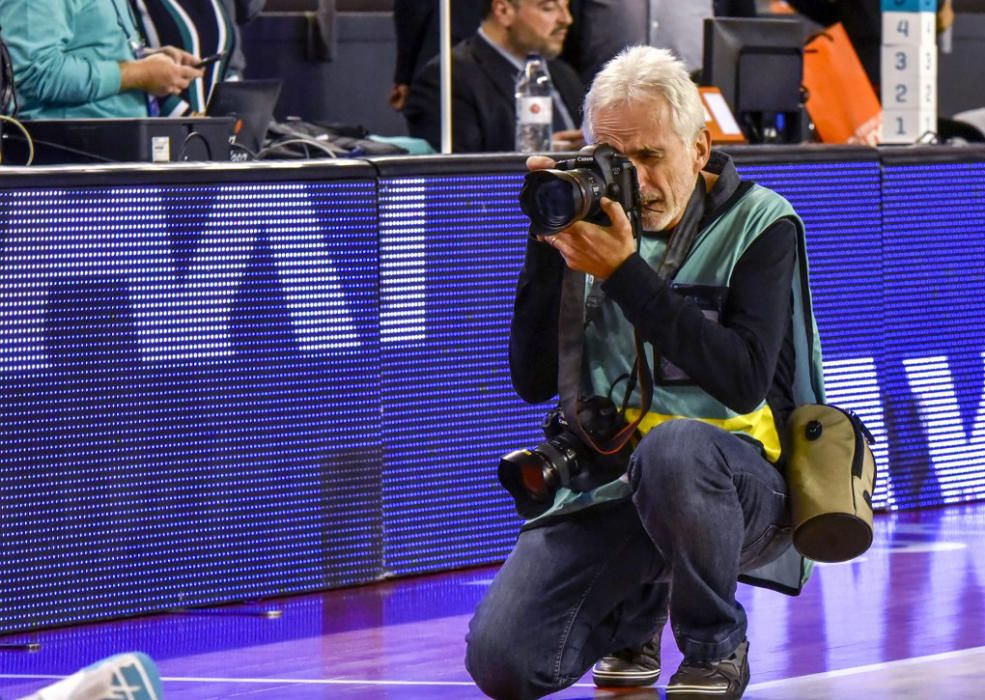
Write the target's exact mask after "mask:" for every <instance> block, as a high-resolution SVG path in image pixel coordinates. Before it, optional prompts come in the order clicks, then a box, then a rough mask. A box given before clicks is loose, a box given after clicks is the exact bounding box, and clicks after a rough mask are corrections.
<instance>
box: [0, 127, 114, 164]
mask: <svg viewBox="0 0 985 700" xmlns="http://www.w3.org/2000/svg"><path fill="white" fill-rule="evenodd" d="M3 138H4V139H12V140H15V141H20V142H25V141H24V139H22V138H19V134H12V133H4V134H3ZM31 140H32V141H33V142H34V144H35V145H36V146H37V145H40V146H48V147H50V148H54V149H57V150H59V151H65V152H66V153H72V154H74V155H77V156H84V157H86V158H92V159H93V160H99V161H102V162H104V163H117V162H119V161H116V160H113V159H112V158H107V157H105V156H101V155H98V154H96V153H89V152H88V151H83V150H80V149H78V148H72V147H71V146H66V145H65V144H62V143H55V142H54V141H42V140H40V139H36V138H33V137H32V138H31Z"/></svg>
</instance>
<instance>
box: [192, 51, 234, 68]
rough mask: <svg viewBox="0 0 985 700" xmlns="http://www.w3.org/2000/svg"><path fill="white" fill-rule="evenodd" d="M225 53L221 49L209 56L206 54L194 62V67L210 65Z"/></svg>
mask: <svg viewBox="0 0 985 700" xmlns="http://www.w3.org/2000/svg"><path fill="white" fill-rule="evenodd" d="M225 55H226V52H225V51H221V52H219V53H214V54H212V55H211V56H206V57H205V58H203V59H201V60H200V61H199V62H198V63H196V64H195V68H205V66H210V65H212V64H213V63H215V62H216V61H218V60H220V59H221V58H223V57H224V56H225Z"/></svg>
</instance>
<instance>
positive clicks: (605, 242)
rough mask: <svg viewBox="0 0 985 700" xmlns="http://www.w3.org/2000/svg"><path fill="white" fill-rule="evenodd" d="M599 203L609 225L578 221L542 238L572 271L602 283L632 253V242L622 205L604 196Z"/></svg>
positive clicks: (634, 246) (631, 230) (633, 243)
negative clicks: (587, 275)
mask: <svg viewBox="0 0 985 700" xmlns="http://www.w3.org/2000/svg"><path fill="white" fill-rule="evenodd" d="M528 165H529V161H528ZM601 204H602V211H604V212H605V213H606V214H607V215H608V217H609V220H610V221H612V225H611V226H596V225H595V224H590V223H588V222H587V221H579V222H577V223H575V224H573V225H572V226H571V227H570V228H567V229H565V230H564V231H561V232H560V233H558V234H552V235H550V236H544V241H545V242H547V243H548V244H549V245H551V246H553V247H554V248H556V249H557V250H558V252H559V253H561V256H562V257H563V258H564V262H565V263H566V264H567V265H568V267H570V268H571V269H572V270H579V271H581V272H586V273H588V274H590V275H592V276H594V277H596V278H598V279H600V280H606V279H609V277H610V276H611V275H612V273H613V272H615V271H616V269H617V268H618V267H619V266H620V265H622V264H623V263H624V262H626V259H627V258H628V257H629V256H630V255H632V254H633V253H635V252H636V240H635V239H634V238H633V227H632V224H630V223H629V218H628V217H627V216H626V212H624V211H623V209H622V205H620V204H619V203H618V202H616V201H615V200H613V199H609V198H608V197H603V198H602V200H601Z"/></svg>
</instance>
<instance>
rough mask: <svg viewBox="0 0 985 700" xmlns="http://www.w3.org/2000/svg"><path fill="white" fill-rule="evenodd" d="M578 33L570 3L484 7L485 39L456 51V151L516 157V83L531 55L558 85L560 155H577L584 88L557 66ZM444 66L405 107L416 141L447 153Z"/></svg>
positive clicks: (421, 80) (506, 0)
mask: <svg viewBox="0 0 985 700" xmlns="http://www.w3.org/2000/svg"><path fill="white" fill-rule="evenodd" d="M570 26H571V14H570V13H569V11H568V0H484V2H483V20H482V25H481V26H480V27H479V31H478V32H477V33H476V34H475V35H474V36H472V37H470V38H468V39H466V40H464V41H462V42H460V43H458V44H456V45H455V47H454V48H453V50H452V67H451V72H452V150H453V151H454V152H455V153H480V152H492V151H512V150H513V149H514V131H515V121H516V110H515V106H514V95H513V89H514V83H515V82H516V77H517V75H518V73H519V72H520V71H521V70H522V68H523V63H524V61H525V59H526V56H527V54H528V53H539V54H541V55H542V56H543V57H544V58H546V59H548V69H549V71H550V74H551V80H552V82H553V84H554V90H555V95H554V110H553V113H554V132H555V134H554V149H555V150H573V149H577V148H579V147H580V146H581V145H582V143H583V141H582V137H581V132H580V130H579V127H580V125H581V100H582V97H583V96H584V92H585V89H584V85H582V82H581V80H580V79H579V78H578V75H577V74H576V73H575V72H574V70H573V69H572V68H571V67H570V66H568V65H567V64H565V63H563V62H562V61H558V60H553V59H554V58H555V57H556V56H557V55H558V54H559V53H560V52H561V46H562V45H563V44H564V38H565V36H566V35H567V32H568V27H570ZM439 63H440V58H439V57H435V58H434V59H432V60H431V61H430V62H429V63H428V64H427V65H426V66H425V67H424V69H423V70H422V71H421V73H420V74H419V75H418V76H417V78H415V79H414V82H413V83H411V87H410V94H409V95H408V97H407V103H406V105H405V107H404V111H403V113H404V117H405V118H406V120H407V126H408V130H409V131H410V135H411V136H415V137H417V138H423V139H426V140H427V141H428V142H429V143H430V144H431V146H432V147H434V148H435V149H438V148H440V145H441V107H440V94H441V78H440V71H439Z"/></svg>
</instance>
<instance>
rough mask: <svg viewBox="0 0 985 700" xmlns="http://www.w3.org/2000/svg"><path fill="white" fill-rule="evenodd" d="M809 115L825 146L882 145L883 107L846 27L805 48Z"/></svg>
mask: <svg viewBox="0 0 985 700" xmlns="http://www.w3.org/2000/svg"><path fill="white" fill-rule="evenodd" d="M804 86H805V87H806V88H807V105H806V106H807V113H808V114H809V115H810V117H811V120H812V121H813V122H814V127H815V128H816V129H817V134H818V137H819V138H820V140H821V141H822V142H824V143H861V144H865V145H868V146H875V145H877V144H878V143H879V132H880V129H881V125H882V107H881V105H880V104H879V97H878V96H877V95H876V91H875V90H874V89H873V88H872V83H870V82H869V77H868V76H867V75H866V74H865V69H864V68H863V67H862V62H861V61H859V59H858V54H857V53H855V47H853V46H852V42H851V40H850V39H849V38H848V34H846V33H845V28H844V27H843V26H841V24H840V23H839V24H833V25H831V26H830V27H828V28H827V29H825V30H824V31H823V32H820V33H818V34H816V35H815V36H814V38H813V39H811V40H810V41H809V42H808V43H807V46H805V47H804Z"/></svg>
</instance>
